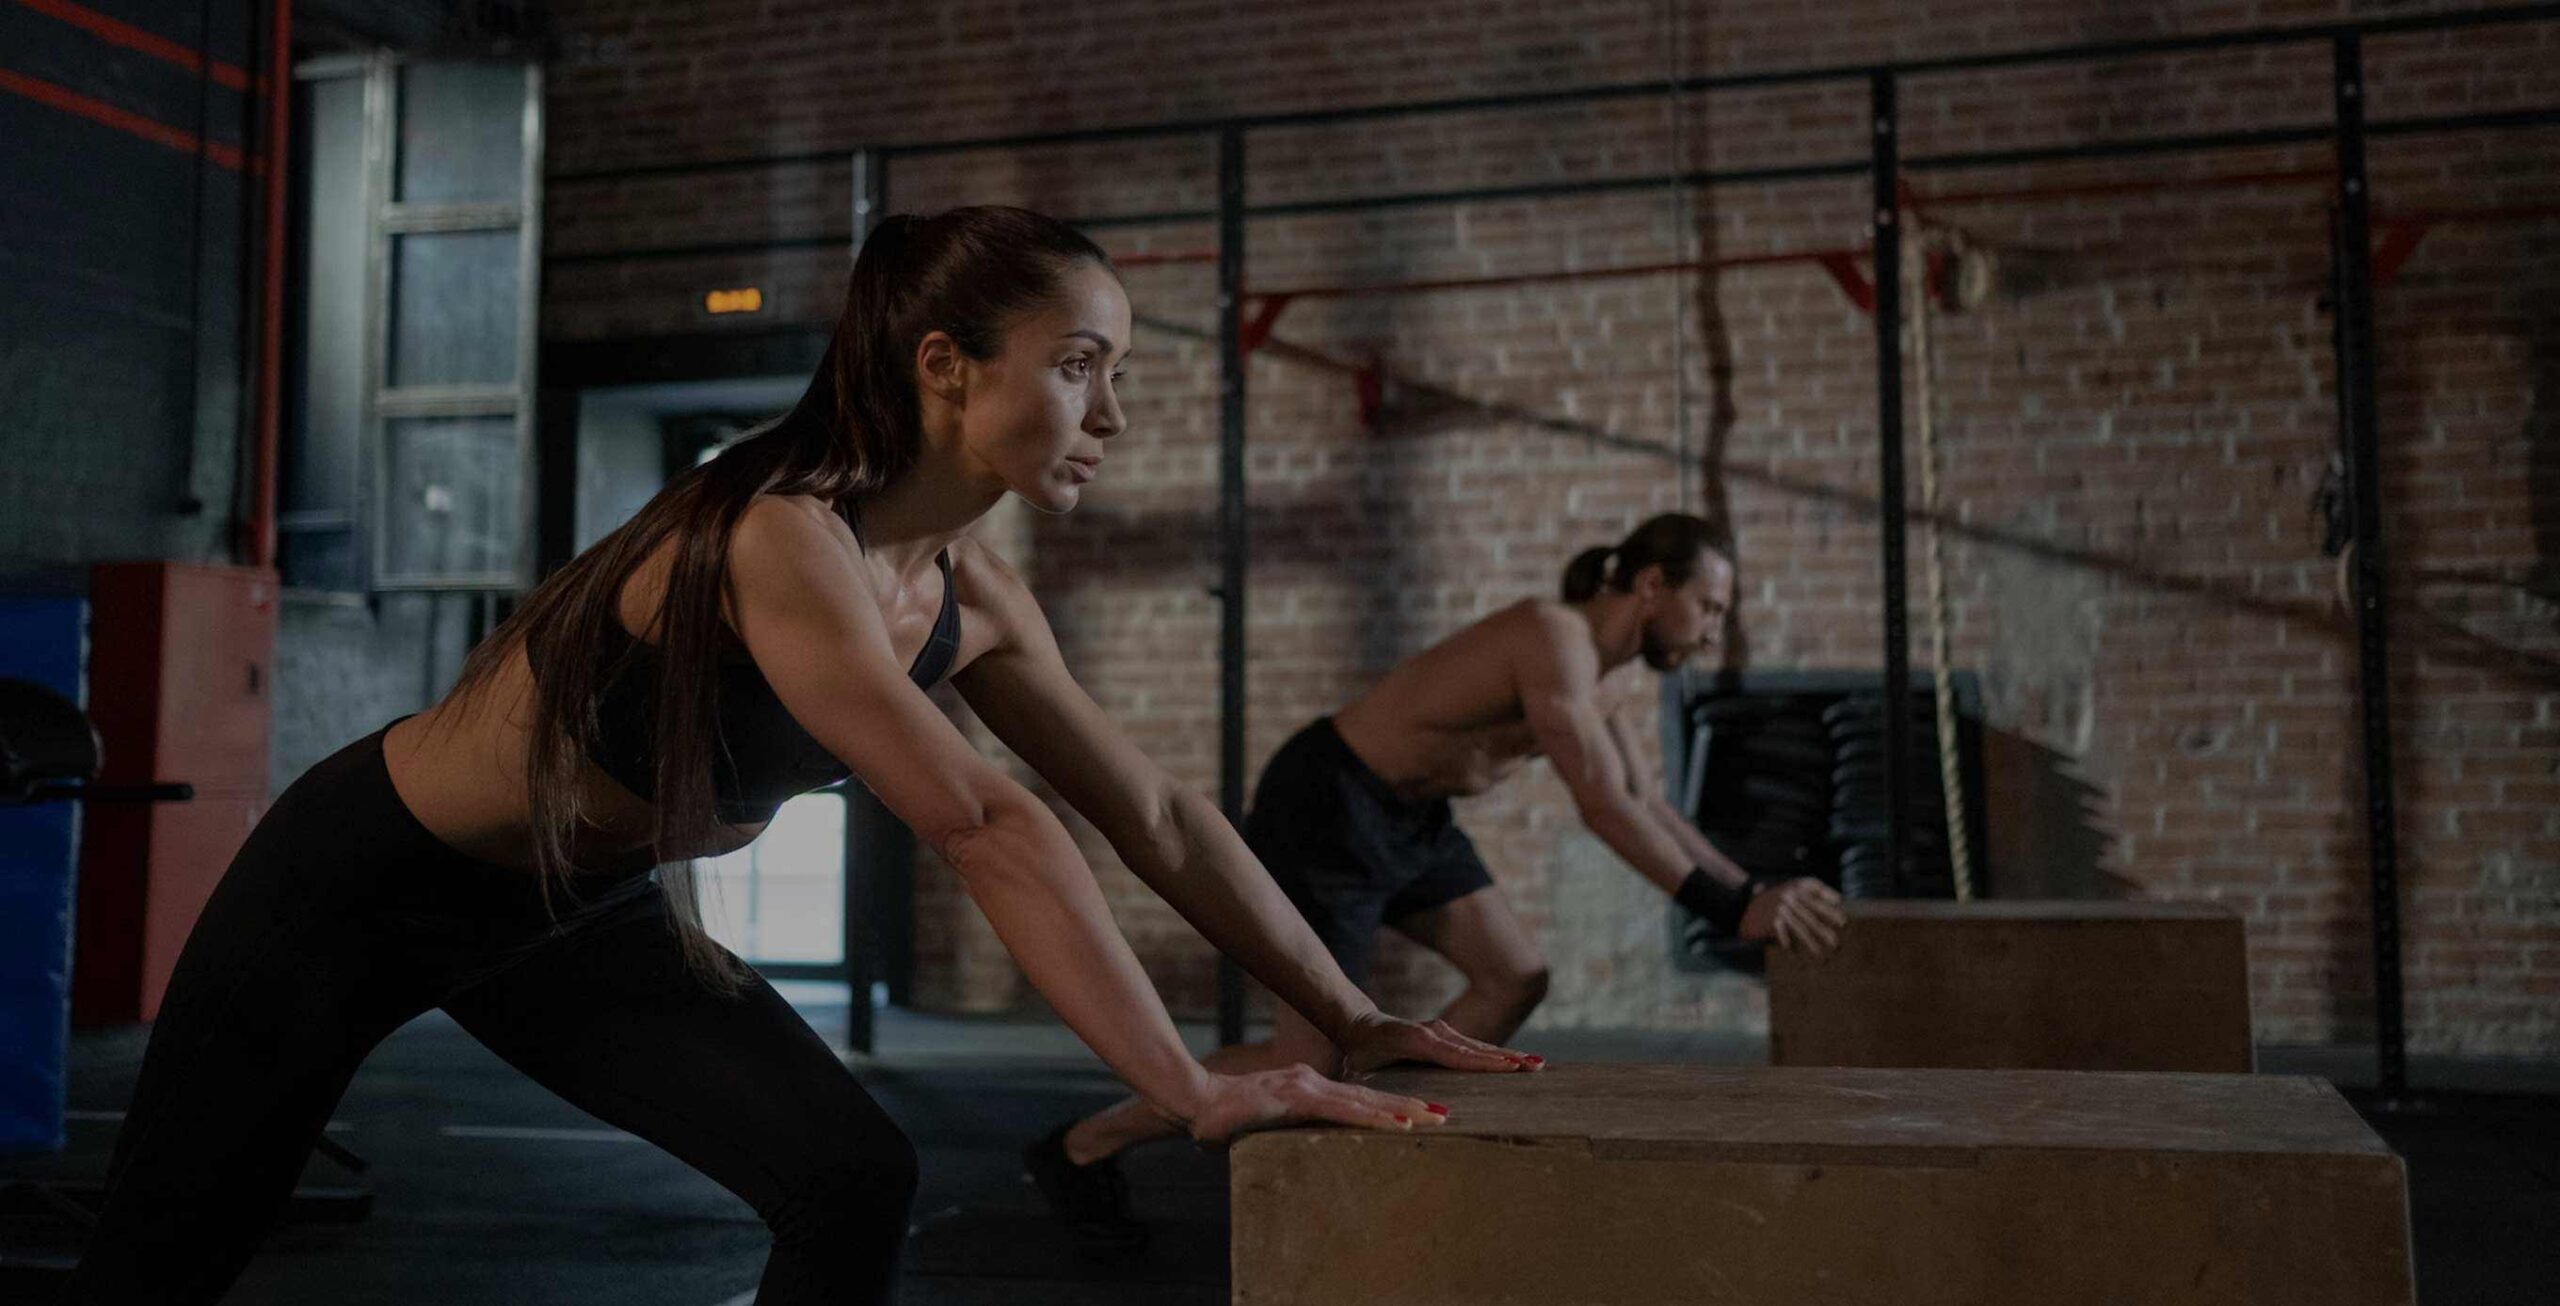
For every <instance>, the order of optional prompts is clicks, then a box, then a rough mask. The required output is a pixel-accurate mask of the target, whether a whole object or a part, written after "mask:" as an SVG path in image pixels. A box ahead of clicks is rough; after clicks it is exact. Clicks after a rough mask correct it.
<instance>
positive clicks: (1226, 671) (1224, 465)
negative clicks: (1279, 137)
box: [1218, 130, 1246, 1047]
mask: <svg viewBox="0 0 2560 1306" xmlns="http://www.w3.org/2000/svg"><path fill="white" fill-rule="evenodd" d="M1243 309H1244V133H1243V132H1241V131H1235V130H1229V131H1224V132H1221V133H1219V135H1218V609H1219V612H1218V808H1219V810H1220V811H1223V812H1225V813H1226V814H1227V820H1228V821H1230V822H1232V823H1234V824H1235V825H1236V826H1237V827H1238V828H1239V829H1241V828H1242V827H1243V825H1244V710H1245V700H1244V656H1245V650H1244V635H1245V630H1244V614H1245V589H1244V584H1245V548H1246V541H1245V519H1244V367H1245V357H1244V333H1243V323H1242V320H1241V317H1242V312H1243ZM1243 1041H1244V976H1243V975H1242V974H1241V973H1240V972H1238V970H1237V969H1236V964H1235V962H1234V961H1232V960H1230V959H1228V958H1227V957H1226V956H1224V955H1221V956H1220V957H1219V958H1218V1045H1219V1046H1220V1047H1231V1046H1233V1045H1235V1044H1238V1043H1241V1042H1243Z"/></svg>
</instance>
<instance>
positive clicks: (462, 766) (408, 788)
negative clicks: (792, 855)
mask: <svg viewBox="0 0 2560 1306" xmlns="http://www.w3.org/2000/svg"><path fill="white" fill-rule="evenodd" d="M532 685H533V676H532V672H531V670H530V668H529V667H528V666H527V665H526V662H525V656H524V653H523V651H522V650H521V649H519V650H516V651H514V652H512V653H510V654H509V655H508V656H507V661H506V664H505V665H504V666H503V667H501V668H500V669H499V671H498V673H497V675H496V676H495V677H493V678H492V679H491V680H490V681H489V682H488V684H487V685H486V686H485V687H484V688H483V689H481V690H480V691H478V692H477V693H473V694H468V695H462V696H457V697H453V698H448V699H446V700H445V701H443V702H441V703H438V704H436V705H435V706H434V707H432V708H430V709H428V710H427V711H425V712H421V713H419V714H418V715H416V716H413V717H410V718H409V719H408V720H405V721H402V722H400V723H399V724H398V725H395V726H393V727H392V728H391V730H390V733H389V734H387V735H385V736H384V737H383V741H382V756H383V763H384V765H385V766H387V767H388V768H389V769H390V772H391V787H392V788H393V789H394V790H396V791H398V793H399V795H400V801H401V802H402V803H404V804H406V805H407V807H408V808H409V810H410V812H411V813H413V814H414V815H416V816H417V818H418V823H419V824H421V825H424V826H425V827H427V830H428V832H429V833H431V834H433V835H435V836H436V838H438V839H439V840H442V841H443V842H444V843H445V844H446V845H447V846H449V847H451V848H452V849H453V850H454V851H456V852H459V853H461V854H463V855H464V856H466V857H471V858H474V859H476V860H479V861H484V862H494V863H497V864H498V865H501V866H518V867H523V868H526V869H527V870H530V869H531V868H532V866H533V864H534V854H533V823H532V820H531V818H530V814H529V810H528V808H529V804H528V801H527V799H526V795H525V758H526V756H527V755H528V753H529V751H530V739H531V730H530V722H531V720H532V693H531V690H532ZM581 772H582V773H581V774H580V776H579V778H578V784H579V787H580V793H579V800H580V802H579V805H580V807H581V808H582V809H583V810H584V812H585V815H586V821H585V823H584V828H583V829H582V830H581V831H580V832H579V835H578V837H576V838H575V839H573V840H571V844H570V851H571V856H572V859H573V860H574V861H576V863H577V864H578V865H579V866H580V867H581V868H583V869H586V870H591V871H599V872H609V873H621V872H628V871H635V870H640V869H644V868H646V867H649V866H652V865H655V864H657V863H659V862H662V861H674V860H677V859H679V858H683V857H716V856H718V855H719V854H721V853H725V852H729V851H731V850H733V849H737V848H742V847H744V846H746V845H747V844H748V843H749V842H751V841H752V840H754V838H755V837H756V836H757V835H759V834H762V833H763V832H764V827H763V826H762V825H750V826H728V827H724V828H722V829H721V830H719V831H718V832H716V833H715V835H714V837H713V839H712V840H711V842H710V844H709V846H706V847H700V848H691V849H667V850H663V851H661V850H656V849H653V848H652V847H651V846H650V831H651V827H652V826H653V825H654V824H655V821H656V816H655V813H654V811H653V809H652V808H651V806H650V804H649V803H648V801H647V800H646V799H643V798H641V797H640V796H639V795H637V794H634V793H632V792H631V791H630V790H628V789H625V788H623V787H622V786H621V785H620V784H618V783H616V782H615V781H614V779H613V778H612V777H611V776H608V775H606V774H605V773H604V772H603V771H602V770H601V769H599V768H598V767H596V766H595V765H594V764H593V763H586V764H583V765H582V767H581Z"/></svg>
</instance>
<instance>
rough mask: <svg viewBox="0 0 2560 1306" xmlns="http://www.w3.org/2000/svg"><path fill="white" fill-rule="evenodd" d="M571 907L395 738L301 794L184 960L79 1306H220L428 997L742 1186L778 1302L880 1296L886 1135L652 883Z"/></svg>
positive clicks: (639, 881)
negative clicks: (447, 799) (407, 793)
mask: <svg viewBox="0 0 2560 1306" xmlns="http://www.w3.org/2000/svg"><path fill="white" fill-rule="evenodd" d="M554 908H555V909H556V917H555V914H554V912H547V911H546V910H545V908H544V906H543V903H542V899H541V893H540V888H539V886H538V884H537V882H536V880H535V878H534V876H533V875H532V873H530V872H527V871H522V870H515V869H510V868H507V867H503V866H496V865H492V864H489V863H485V862H478V861H474V860H472V859H470V858H468V857H465V856H463V855H462V854H460V853H457V852H455V851H454V850H453V849H451V848H450V847H447V846H446V845H445V844H443V843H442V842H440V841H439V840H437V838H436V837H435V836H434V835H433V834H431V833H429V832H428V830H427V828H426V827H425V826H423V825H421V824H419V822H418V819H417V818H416V817H415V816H414V815H412V814H411V813H410V811H409V809H408V807H407V806H406V805H404V804H403V803H402V802H401V801H400V797H399V794H398V793H397V792H396V791H395V790H393V788H392V787H391V777H390V773H389V772H388V771H387V770H386V769H385V768H384V765H383V758H382V734H381V732H379V731H377V732H375V733H374V734H372V735H369V736H367V737H366V738H364V739H361V740H359V741H357V742H355V743H353V744H350V745H348V746H347V747H346V748H345V749H343V750H341V751H340V752H338V753H337V754H336V755H335V756H332V757H330V758H329V759H328V760H327V761H324V762H322V763H320V764H319V765H318V766H315V767H313V768H312V769H311V770H310V771H309V772H307V773H305V774H304V775H303V776H302V778H301V779H299V780H296V781H295V782H294V783H293V785H292V787H291V788H289V789H287V790H285V792H284V794H283V796H282V797H280V798H279V799H277V800H276V804H275V806H274V807H273V808H272V809H271V810H269V811H268V813H267V815H266V818H265V819H264V820H261V821H260V822H259V823H258V827H257V829H256V830H254V831H252V832H251V833H250V835H249V840H248V843H247V844H246V845H245V846H244V847H242V849H241V850H240V855H239V856H238V857H237V858H236V859H234V860H233V862H232V864H231V868H230V870H229V871H228V872H227V873H226V874H225V875H224V876H223V879H222V883H221V885H220V887H219V888H217V889H216V890H215V892H214V894H213V898H212V900H211V901H210V902H208V903H207V904H206V906H205V910H204V914H203V916H202V917H201V918H200V919H199V920H198V921H197V923H196V927H195V932H194V934H193V935H192V936H190V937H189V938H188V940H187V946H186V950H185V951H184V953H182V954H181V955H180V957H179V959H178V966H177V971H176V973H175V975H174V977H173V978H172V979H171V981H170V985H169V992H168V997H167V999H166V1001H165V1002H164V1003H163V1004H162V1007H161V1010H160V1016H159V1019H158V1021H157V1023H156V1024H155V1025H154V1026H153V1028H152V1031H151V1043H150V1048H149V1050H148V1051H147V1052H146V1053H145V1055H144V1057H143V1062H142V1072H141V1078H140V1080H139V1082H138V1083H137V1084H136V1085H135V1088H134V1095H133V1105H132V1109H131V1110H130V1111H129V1112H128V1113H127V1114H126V1117H125V1121H124V1129H123V1132H122V1133H121V1134H120V1135H119V1136H118V1137H117V1139H116V1151H115V1160H114V1163H113V1166H112V1168H111V1169H110V1171H109V1174H108V1191H107V1199H106V1205H105V1207H104V1208H103V1210H101V1212H100V1214H99V1219H98V1227H97V1231H96V1233H95V1235H94V1237H93V1238H92V1240H91V1242H90V1245H89V1250H88V1254H87V1255H86V1256H85V1257H84V1258H83V1259H82V1260H81V1262H80V1268H79V1271H78V1273H77V1274H76V1275H75V1276H74V1277H73V1283H72V1289H71V1294H70V1298H69V1300H70V1301H72V1302H74V1303H79V1304H81V1306H88V1304H89V1303H108V1302H113V1303H141V1302H150V1303H155V1304H157V1303H174V1302H210V1301H214V1300H216V1299H218V1298H219V1297H220V1296H221V1295H222V1293H223V1291H224V1290H225V1289H226V1288H228V1287H229V1286H230V1284H231V1282H232V1281H233V1280H234V1279H235V1278H237V1277H238V1276H239V1273H240V1270H241V1268H242V1266H244V1265H245V1264H246V1263H247V1262H248V1259H249V1257H250V1254H251V1253H252V1252H253V1251H255V1250H256V1247H257V1244H258V1242H259V1240H260V1238H261V1237H262V1236H263V1235H264V1234H265V1232H266V1230H267V1228H268V1226H269V1225H270V1224H272V1223H273V1222H274V1219H275V1217H276V1214H277V1211H278V1210H279V1208H280V1207H281V1206H282V1204H283V1202H284V1199H285V1198H286V1197H287V1195H289V1194H290V1193H291V1191H292V1189H293V1185H294V1183H295V1180H296V1179H297V1178H298V1177H299V1175H300V1174H301V1172H302V1167H303V1163H304V1162H305V1161H306V1160H307V1159H308V1158H309V1156H310V1153H311V1148H312V1144H313V1142H314V1140H316V1139H317V1138H318V1137H319V1136H320V1130H321V1127H322V1126H323V1125H324V1124H326V1123H327V1121H328V1118H329V1113H330V1111H331V1110H333V1109H334V1108H335V1107H336V1105H337V1102H338V1098H339V1096H340V1095H341V1094H343V1093H344V1092H345V1091H346V1087H347V1084H348V1082H349V1081H350V1080H351V1079H352V1078H353V1077H354V1075H355V1071H356V1066H357V1065H358V1064H359V1063H360V1062H362V1061H363V1060H364V1058H365V1055H366V1054H367V1053H369V1052H370V1051H372V1049H373V1047H374V1045H375V1044H377V1043H380V1042H381V1041H382V1040H383V1039H384V1038H385V1037H387V1036H388V1035H389V1034H390V1033H391V1032H392V1031H393V1030H395V1029H397V1028H399V1027H400V1026H401V1025H403V1024H405V1023H407V1022H408V1021H409V1020H410V1019H411V1018H413V1017H415V1016H417V1015H419V1014H421V1013H423V1012H425V1011H427V1010H428V1009H429V1008H433V1007H442V1008H444V1010H445V1011H446V1012H447V1013H448V1014H450V1015H451V1016H452V1017H453V1018H454V1020H455V1021H456V1022H457V1023H459V1024H460V1025H461V1026H462V1027H463V1028H464V1029H466V1030H468V1031H470V1033H471V1035H472V1036H473V1037H474V1038H477V1039H479V1040H480V1041H481V1042H482V1043H484V1044H487V1045H488V1047H489V1048H490V1050H491V1051H494V1052H496V1053H497V1054H498V1055H499V1056H501V1057H504V1058H505V1059H506V1060H507V1061H508V1062H509V1063H511V1064H513V1065H514V1066H515V1067H516V1068H517V1069H519V1070H522V1071H524V1072H525V1073H526V1074H528V1075H530V1076H532V1077H533V1078H534V1080H535V1082H537V1083H540V1084H541V1085H542V1086H544V1087H545V1088H548V1089H550V1090H551V1091H552V1092H554V1093H557V1094H559V1095H560V1096H561V1097H563V1098H566V1099H567V1100H568V1101H569V1102H571V1103H572V1104H574V1105H576V1106H578V1107H580V1108H582V1109H584V1110H586V1111H587V1112H589V1113H591V1114H593V1115H595V1116H596V1117H597V1118H599V1119H601V1120H603V1121H605V1122H606V1123H608V1124H612V1125H616V1126H619V1127H621V1128H623V1129H627V1130H629V1131H631V1132H632V1133H634V1134H637V1135H639V1136H640V1137H642V1138H645V1139H648V1140H649V1141H650V1142H652V1143H655V1144H657V1145H658V1146H660V1147H662V1148H665V1149H666V1150H667V1151H669V1152H671V1153H674V1154H675V1155H676V1156H677V1157H678V1158H680V1159H682V1160H683V1161H684V1162H685V1163H686V1164H688V1165H691V1166H693V1167H694V1168H695V1169H698V1170H700V1171H702V1172H703V1173H704V1174H706V1175H709V1176H710V1177H711V1178H712V1179H714V1180H716V1181H718V1182H719V1183H720V1184H721V1185H722V1186H723V1187H726V1188H727V1189H728V1190H729V1191H731V1192H733V1193H736V1194H737V1195H738V1196H740V1197H742V1198H744V1199H746V1201H747V1203H748V1204H749V1205H751V1206H753V1207H754V1208H755V1211H756V1214H758V1215H760V1216H762V1217H763V1218H764V1220H765V1223H766V1224H767V1225H769V1226H770V1227H771V1228H772V1230H773V1254H772V1256H771V1258H770V1259H769V1260H767V1261H766V1262H765V1269H764V1277H763V1279H762V1281H761V1286H760V1288H759V1290H758V1292H757V1294H756V1298H755V1299H756V1301H757V1302H758V1303H761V1304H762V1306H784V1304H786V1303H799V1302H817V1301H825V1302H830V1303H836V1302H883V1301H887V1300H889V1299H890V1295H891V1292H892V1290H893V1287H894V1284H895V1281H896V1276H897V1255H898V1249H899V1244H900V1243H901V1241H903V1239H904V1237H905V1234H906V1222H907V1208H908V1206H909V1205H910V1204H911V1203H912V1201H913V1200H914V1196H915V1185H916V1155H915V1148H914V1146H913V1145H912V1144H910V1143H909V1142H908V1141H907V1137H906V1135H905V1134H904V1133H902V1132H901V1131H900V1130H899V1128H898V1126H897V1124H896V1122H894V1121H892V1120H891V1119H890V1118H889V1117H888V1115H887V1114H886V1113H884V1112H883V1111H881V1109H880V1107H879V1104H878V1103H876V1102H874V1101H872V1100H871V1095H870V1094H868V1093H866V1092H864V1091H863V1089H862V1087H861V1085H859V1084H857V1083H855V1082H854V1078H853V1075H852V1074H851V1073H850V1072H849V1071H847V1070H846V1069H845V1066H844V1063H843V1062H842V1061H840V1060H838V1059H837V1057H836V1054H835V1053H834V1052H833V1051H831V1050H830V1049H829V1048H828V1047H827V1045H826V1043H825V1041H824V1040H822V1039H820V1038H819V1037H818V1035H817V1034H816V1032H815V1031H813V1030H811V1029H810V1028H809V1026H808V1024H807V1022H805V1021H803V1020H801V1018H800V1016H799V1014H798V1013H797V1012H794V1011H793V1010H792V1009H791V1007H790V1005H789V1004H788V1003H786V1002H784V1001H783V1000H782V997H781V995H779V994H777V993H775V992H774V991H773V989H772V987H771V986H770V985H767V984H765V983H764V982H762V981H761V980H753V981H751V984H750V987H749V988H748V989H747V991H746V992H745V993H743V994H742V995H740V996H737V997H723V996H721V995H719V994H716V993H714V992H712V991H710V990H709V989H706V988H705V987H703V986H702V984H701V983H700V982H698V981H697V980H695V979H693V978H692V977H691V976H689V975H688V974H687V973H686V971H685V968H684V963H683V959H682V956H681V954H680V952H679V950H678V946H677V941H676V937H675V935H674V934H673V933H672V932H671V931H670V930H669V927H668V917H667V912H668V908H667V902H666V898H665V896H664V895H663V894H662V893H661V892H660V890H659V888H658V886H657V884H656V883H654V882H653V881H651V880H650V879H649V878H647V877H646V876H634V877H630V878H626V879H621V880H615V881H609V882H605V883H601V884H598V885H596V886H593V887H591V888H589V889H588V890H587V891H586V892H584V893H583V894H581V895H580V896H579V897H578V898H577V899H576V900H574V901H564V902H555V904H554Z"/></svg>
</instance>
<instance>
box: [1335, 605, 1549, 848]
mask: <svg viewBox="0 0 2560 1306" xmlns="http://www.w3.org/2000/svg"><path fill="white" fill-rule="evenodd" d="M1556 606H1557V605H1554V604H1542V603H1541V602H1539V601H1538V600H1535V599H1523V600H1521V601H1520V602H1517V603H1514V604H1512V605H1511V606H1509V607H1506V608H1503V609H1502V610H1500V611H1498V612H1496V613H1494V614H1493V615H1491V616H1488V617H1486V618H1484V619H1483V620H1481V621H1478V622H1476V623H1475V624H1474V625H1471V626H1468V627H1467V628H1465V629H1464V630H1461V631H1459V632H1457V633H1456V634H1454V635H1451V636H1449V637H1448V638H1447V639H1444V640H1442V641H1440V642H1439V643H1437V644H1434V645H1432V646H1431V647H1430V648H1427V649H1424V650H1423V651H1422V652H1420V653H1417V654H1415V655H1413V656H1412V657H1409V658H1406V659H1405V660H1404V661H1402V662H1399V663H1397V664H1396V665H1395V667H1394V668H1393V669H1392V670H1390V671H1388V672H1387V674H1386V676H1385V677H1384V678H1383V679H1381V680H1379V681H1378V683H1377V684H1375V685H1373V686H1371V687H1370V689H1369V691H1368V692H1367V693H1365V694H1362V695H1361V696H1360V697H1358V698H1356V699H1354V700H1352V701H1351V702H1350V703H1349V704H1348V705H1346V706H1345V707H1344V708H1343V709H1342V710H1341V711H1339V712H1336V713H1334V716H1333V724H1334V729H1336V730H1338V731H1340V732H1341V734H1342V738H1343V742H1344V743H1346V744H1349V745H1350V746H1351V751H1352V752H1354V753H1357V754H1359V756H1360V760H1361V761H1363V762H1365V763H1367V764H1368V766H1369V769H1370V770H1372V771H1375V772H1376V773H1377V774H1378V776H1379V778H1380V779H1382V780H1384V781H1386V782H1387V785H1388V787H1390V788H1392V789H1394V790H1395V791H1396V793H1397V794H1399V795H1401V796H1403V797H1405V798H1409V799H1415V800H1422V799H1429V798H1446V797H1464V796H1468V795H1473V794H1480V793H1483V792H1484V791H1486V790H1488V789H1491V788H1492V787H1494V786H1495V785H1497V784H1500V783H1501V782H1502V781H1503V780H1504V779H1505V778H1506V777H1508V776H1510V775H1511V774H1512V773H1513V772H1515V771H1517V770H1519V769H1520V765H1521V764H1522V763H1523V762H1525V761H1527V760H1528V759H1530V758H1532V757H1536V756H1537V755H1538V752H1539V749H1538V741H1537V737H1536V736H1535V735H1534V734H1533V733H1532V732H1531V730H1530V728H1529V722H1528V718H1527V715H1526V713H1525V712H1524V711H1523V709H1522V707H1521V702H1520V687H1519V668H1520V667H1521V665H1522V663H1523V662H1524V661H1525V660H1526V659H1530V658H1548V657H1552V656H1553V653H1552V651H1551V649H1550V648H1549V643H1550V641H1551V640H1552V639H1553V638H1554V635H1553V627H1552V625H1551V617H1552V612H1549V613H1548V614H1547V615H1543V616H1542V609H1546V610H1551V609H1554V608H1555V607H1556Z"/></svg>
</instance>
